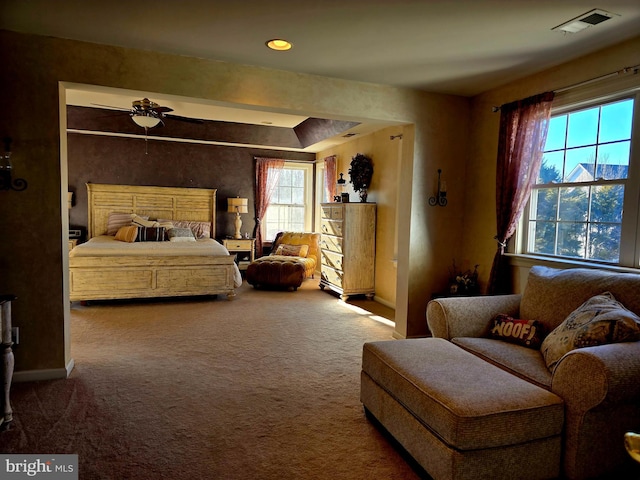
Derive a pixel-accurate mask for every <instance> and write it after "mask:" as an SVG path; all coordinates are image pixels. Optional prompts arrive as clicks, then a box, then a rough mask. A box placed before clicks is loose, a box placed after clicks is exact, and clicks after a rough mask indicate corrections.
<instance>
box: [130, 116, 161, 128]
mask: <svg viewBox="0 0 640 480" xmlns="http://www.w3.org/2000/svg"><path fill="white" fill-rule="evenodd" d="M131 118H132V119H133V121H134V122H136V124H137V125H139V126H141V127H144V128H153V127H155V126H156V125H158V124H159V123H160V119H159V118H157V117H154V116H153V115H144V114H137V115H131Z"/></svg>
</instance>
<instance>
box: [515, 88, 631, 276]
mask: <svg viewBox="0 0 640 480" xmlns="http://www.w3.org/2000/svg"><path fill="white" fill-rule="evenodd" d="M590 93H591V98H590V99H589V98H584V96H585V94H584V92H583V93H582V95H574V96H573V97H572V96H571V95H567V96H566V97H565V98H564V99H563V98H560V99H559V102H557V106H554V108H553V109H552V112H551V116H552V117H553V116H556V115H561V114H565V113H569V112H572V111H576V110H582V109H585V108H589V107H593V106H597V105H601V104H605V103H610V102H615V101H617V100H623V99H625V98H633V99H634V110H633V120H632V122H633V123H632V133H631V149H630V156H629V170H628V176H627V179H626V180H625V181H624V182H621V183H624V185H625V193H624V202H623V212H624V213H623V218H622V230H621V235H620V256H619V261H618V263H607V262H598V261H595V260H591V259H580V258H573V257H571V258H568V257H560V256H555V255H543V254H537V253H527V251H528V231H529V228H528V226H529V212H530V204H531V199H532V198H533V197H532V196H531V197H530V199H529V202H527V205H526V207H525V210H524V212H523V215H522V218H521V221H520V225H519V227H518V231H517V235H516V241H515V243H514V250H513V251H514V253H515V254H517V255H519V256H523V257H530V258H534V259H535V258H539V259H545V260H551V261H553V262H557V263H566V264H571V265H574V266H575V265H584V266H588V265H590V264H593V265H597V266H605V265H608V266H613V267H622V268H632V269H634V270H637V269H640V85H636V86H634V87H632V88H630V89H624V90H622V91H617V92H610V93H602V92H593V91H591V92H590ZM598 93H601V94H599V95H598ZM587 95H588V94H587ZM581 97H582V98H581ZM554 103H556V101H554ZM554 185H555V184H554ZM562 185H564V184H558V186H560V187H561V186H562ZM576 185H580V184H573V186H576ZM534 192H535V190H534ZM534 192H532V195H533V193H534Z"/></svg>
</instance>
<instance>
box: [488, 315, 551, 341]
mask: <svg viewBox="0 0 640 480" xmlns="http://www.w3.org/2000/svg"><path fill="white" fill-rule="evenodd" d="M543 330H544V328H543V326H542V324H541V323H540V322H538V321H537V320H522V319H519V318H513V317H510V316H509V315H506V314H504V313H501V314H499V315H496V317H495V318H494V319H493V324H492V325H491V330H490V331H489V335H491V337H493V338H496V339H498V340H504V341H506V342H511V343H517V344H518V345H522V346H523V347H528V348H540V345H542V340H544V332H543Z"/></svg>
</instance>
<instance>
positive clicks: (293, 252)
mask: <svg viewBox="0 0 640 480" xmlns="http://www.w3.org/2000/svg"><path fill="white" fill-rule="evenodd" d="M319 249H320V234H319V233H308V232H279V233H278V234H277V235H276V238H275V239H274V241H273V244H272V247H271V253H270V254H269V255H266V256H264V257H260V258H258V259H256V260H254V261H253V262H251V263H250V264H249V265H248V266H247V272H246V277H247V283H249V285H252V286H253V287H254V288H261V287H265V288H281V289H288V290H294V291H295V290H297V289H298V287H299V286H300V285H302V282H303V281H304V279H305V278H311V277H313V276H314V275H315V271H316V267H317V265H318V254H319Z"/></svg>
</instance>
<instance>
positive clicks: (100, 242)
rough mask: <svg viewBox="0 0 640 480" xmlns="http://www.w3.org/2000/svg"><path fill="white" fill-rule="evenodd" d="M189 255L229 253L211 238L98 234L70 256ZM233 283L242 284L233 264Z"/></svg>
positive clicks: (238, 271)
mask: <svg viewBox="0 0 640 480" xmlns="http://www.w3.org/2000/svg"><path fill="white" fill-rule="evenodd" d="M138 255H146V256H189V255H211V256H217V255H229V251H228V250H227V249H226V248H225V247H224V245H222V244H220V243H218V242H217V241H216V240H214V239H213V238H202V239H199V240H196V241H195V242H133V243H128V242H121V241H119V240H116V239H115V237H113V236H110V235H100V236H98V237H93V238H91V239H89V241H88V242H86V243H81V244H80V245H77V246H76V247H75V248H74V249H73V250H71V252H70V253H69V256H71V257H87V256H89V257H95V256H103V257H122V256H138ZM234 267H235V271H234V278H233V280H234V285H235V286H236V287H239V286H240V285H242V275H240V270H239V269H238V266H237V265H235V264H234Z"/></svg>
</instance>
